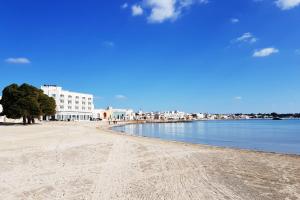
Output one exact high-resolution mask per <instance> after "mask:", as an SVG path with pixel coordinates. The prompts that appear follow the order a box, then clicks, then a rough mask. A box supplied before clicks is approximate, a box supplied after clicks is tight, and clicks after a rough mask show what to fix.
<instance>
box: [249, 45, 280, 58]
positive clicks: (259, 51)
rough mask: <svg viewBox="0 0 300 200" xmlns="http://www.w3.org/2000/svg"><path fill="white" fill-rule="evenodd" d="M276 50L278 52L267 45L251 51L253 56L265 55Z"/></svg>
mask: <svg viewBox="0 0 300 200" xmlns="http://www.w3.org/2000/svg"><path fill="white" fill-rule="evenodd" d="M278 52H279V50H278V49H276V48H273V47H269V48H264V49H260V50H255V51H254V53H253V57H266V56H270V55H272V54H274V53H278Z"/></svg>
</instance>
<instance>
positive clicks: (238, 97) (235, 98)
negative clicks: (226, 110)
mask: <svg viewBox="0 0 300 200" xmlns="http://www.w3.org/2000/svg"><path fill="white" fill-rule="evenodd" d="M242 99H243V97H241V96H237V97H234V100H238V101H240V100H242Z"/></svg>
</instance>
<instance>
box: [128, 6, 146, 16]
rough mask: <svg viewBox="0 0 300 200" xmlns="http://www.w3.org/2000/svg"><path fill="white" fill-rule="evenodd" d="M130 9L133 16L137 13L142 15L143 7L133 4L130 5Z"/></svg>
mask: <svg viewBox="0 0 300 200" xmlns="http://www.w3.org/2000/svg"><path fill="white" fill-rule="evenodd" d="M131 11H132V15H133V16H139V15H142V14H143V13H144V10H143V8H142V7H141V6H139V5H133V6H132V7H131Z"/></svg>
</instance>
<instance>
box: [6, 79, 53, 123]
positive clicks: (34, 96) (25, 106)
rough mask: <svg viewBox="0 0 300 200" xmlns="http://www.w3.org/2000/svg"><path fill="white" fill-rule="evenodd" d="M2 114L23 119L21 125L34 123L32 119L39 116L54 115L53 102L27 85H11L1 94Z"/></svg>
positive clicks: (41, 92) (40, 91)
mask: <svg viewBox="0 0 300 200" xmlns="http://www.w3.org/2000/svg"><path fill="white" fill-rule="evenodd" d="M0 104H2V107H3V112H2V113H1V115H6V116H7V117H8V118H12V119H19V118H23V123H24V124H26V122H27V123H28V124H31V123H34V119H35V118H38V117H40V116H41V115H44V116H47V115H54V114H55V107H56V105H55V100H54V99H53V98H51V97H48V96H47V95H45V94H44V93H43V91H42V90H39V89H37V88H36V87H34V86H32V85H29V84H22V85H21V86H18V85H17V84H11V85H9V86H7V87H6V88H4V90H3V92H2V99H1V101H0Z"/></svg>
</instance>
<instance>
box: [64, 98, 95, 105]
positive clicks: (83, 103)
mask: <svg viewBox="0 0 300 200" xmlns="http://www.w3.org/2000/svg"><path fill="white" fill-rule="evenodd" d="M60 103H65V101H64V100H63V99H61V100H60ZM68 104H72V101H70V100H69V101H68ZM75 104H79V101H75ZM85 104H86V102H82V105H85ZM88 105H89V106H91V105H92V103H91V102H88Z"/></svg>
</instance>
